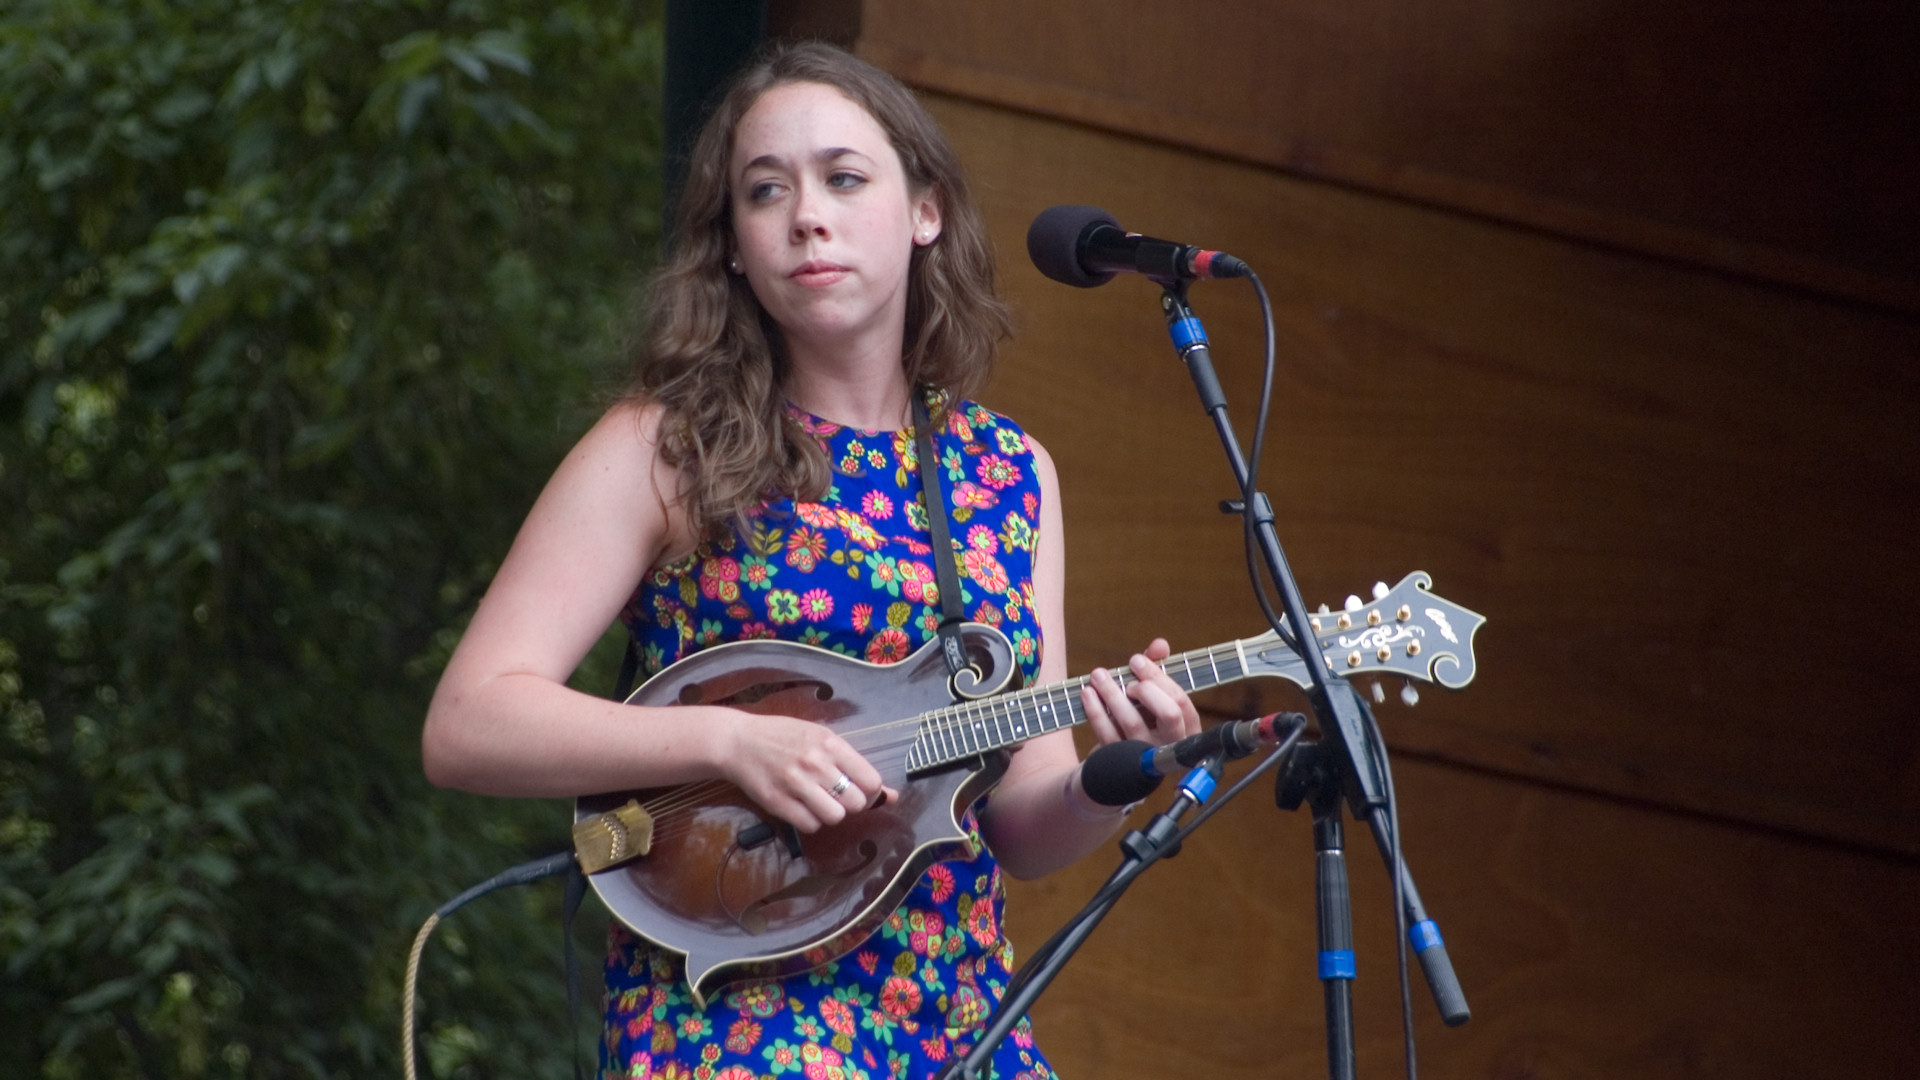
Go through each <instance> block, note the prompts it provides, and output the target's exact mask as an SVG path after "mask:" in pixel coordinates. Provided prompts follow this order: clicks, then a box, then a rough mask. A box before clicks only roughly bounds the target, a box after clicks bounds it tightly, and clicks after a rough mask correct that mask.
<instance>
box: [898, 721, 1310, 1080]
mask: <svg viewBox="0 0 1920 1080" xmlns="http://www.w3.org/2000/svg"><path fill="white" fill-rule="evenodd" d="M1298 735H1299V730H1298V728H1296V729H1295V731H1294V737H1295V738H1298ZM1291 749H1292V742H1291V741H1289V743H1288V745H1287V746H1284V747H1282V748H1280V749H1279V750H1277V751H1275V753H1276V755H1277V754H1282V753H1286V752H1287V751H1289V750H1291ZM1222 759H1223V755H1221V754H1214V755H1212V756H1210V757H1208V758H1206V759H1205V760H1204V761H1202V762H1201V763H1200V764H1198V765H1196V766H1194V768H1193V769H1192V770H1191V771H1189V772H1188V773H1187V775H1186V777H1185V778H1184V779H1182V780H1181V781H1180V795H1179V797H1178V798H1176V799H1175V800H1174V802H1173V805H1172V806H1169V807H1168V808H1167V809H1165V810H1163V811H1161V812H1160V813H1158V814H1155V815H1153V819H1152V820H1151V821H1149V822H1148V823H1147V827H1146V828H1145V829H1135V830H1133V831H1132V832H1129V833H1127V835H1126V836H1125V837H1123V838H1122V839H1121V841H1120V850H1121V851H1122V852H1124V853H1125V854H1126V858H1125V859H1124V860H1123V861H1122V862H1121V863H1120V867H1119V869H1117V870H1115V871H1114V872H1113V874H1112V876H1110V877H1108V878H1107V882H1106V884H1104V885H1102V886H1101V887H1100V891H1099V892H1096V893H1095V894H1094V896H1093V899H1092V900H1091V901H1089V902H1088V903H1087V906H1086V907H1085V908H1083V909H1081V912H1080V914H1078V915H1076V916H1075V917H1074V918H1073V920H1072V921H1070V922H1069V923H1067V925H1066V926H1065V927H1063V928H1062V929H1061V930H1060V932H1059V933H1057V934H1055V935H1054V937H1053V938H1052V939H1051V940H1050V941H1048V942H1047V944H1045V945H1043V946H1041V947H1040V951H1039V952H1037V953H1035V954H1034V955H1033V956H1032V957H1030V958H1029V959H1028V960H1027V963H1026V966H1024V967H1022V968H1021V969H1020V973H1019V974H1017V975H1015V976H1014V977H1013V981H1012V982H1010V983H1009V984H1008V985H1007V989H1006V992H1005V993H1004V994H1003V995H1002V996H1001V998H1000V1004H999V1005H997V1006H995V1008H994V1010H993V1015H992V1016H990V1017H988V1019H987V1023H986V1025H985V1027H984V1029H983V1030H982V1031H981V1034H980V1038H979V1040H978V1041H977V1042H975V1043H974V1044H973V1046H972V1047H971V1048H969V1049H968V1050H967V1052H966V1054H965V1056H959V1055H956V1056H954V1057H953V1058H952V1059H950V1060H949V1061H948V1062H947V1064H946V1065H945V1067H943V1068H942V1069H941V1070H940V1072H939V1073H938V1074H937V1076H936V1080H990V1078H992V1076H993V1052H994V1051H995V1050H996V1049H998V1048H999V1046H1000V1043H1001V1042H1002V1041H1003V1040H1005V1039H1006V1037H1007V1033H1008V1032H1010V1031H1012V1030H1013V1026H1014V1025H1015V1024H1017V1023H1019V1022H1020V1018H1021V1017H1023V1016H1025V1015H1027V1012H1028V1010H1030V1009H1031V1008H1032V1007H1033V1003H1034V1002H1035V1001H1037V1000H1039V998H1040V995H1041V994H1042V993H1044V992H1045V991H1046V989H1047V987H1048V985H1049V984H1051V983H1052V982H1053V979H1054V976H1056V975H1058V974H1060V970H1061V969H1062V968H1064V967H1066V966H1067V961H1068V960H1071V959H1073V954H1074V953H1076V952H1078V951H1079V949H1080V946H1081V944H1083V943H1084V942H1085V941H1086V940H1087V937H1088V935H1090V934H1092V933H1093V930H1094V927H1096V926H1099V925H1100V920H1102V919H1104V918H1106V916H1107V912H1109V911H1111V910H1113V905H1114V904H1116V903H1118V902H1119V901H1120V897H1121V896H1122V895H1123V894H1124V893H1125V892H1126V891H1127V888H1128V887H1129V886H1131V885H1132V884H1133V882H1134V879H1136V878H1138V877H1139V876H1140V875H1141V874H1142V873H1143V872H1145V870H1146V869H1147V867H1149V866H1152V865H1153V864H1154V863H1155V862H1158V861H1159V860H1160V859H1162V858H1165V857H1167V856H1170V855H1175V854H1178V853H1179V851H1180V840H1181V837H1183V836H1184V835H1186V833H1185V832H1183V831H1182V830H1181V829H1180V819H1181V817H1183V816H1185V815H1186V813H1187V811H1189V810H1191V809H1193V808H1194V807H1196V806H1199V805H1200V804H1201V803H1204V802H1206V801H1207V799H1208V798H1209V797H1210V796H1211V795H1212V794H1213V790H1214V787H1215V786H1216V785H1217V784H1218V783H1219V781H1220V764H1221V761H1222ZM1237 793H1238V787H1236V788H1235V790H1234V792H1231V793H1229V795H1228V797H1229V798H1231V797H1232V795H1233V794H1237ZM1201 820H1202V821H1204V820H1205V819H1204V818H1202V819H1201ZM1199 824H1200V822H1199V821H1196V822H1194V827H1198V826H1199ZM1187 831H1191V829H1189V830H1187ZM982 1070H985V1071H982ZM1002 1080H1004V1078H1002Z"/></svg>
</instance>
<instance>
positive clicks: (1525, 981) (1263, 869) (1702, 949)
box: [1008, 761, 1920, 1080]
mask: <svg viewBox="0 0 1920 1080" xmlns="http://www.w3.org/2000/svg"><path fill="white" fill-rule="evenodd" d="M1246 768H1247V766H1245V765H1238V766H1235V768H1234V769H1233V770H1231V771H1230V772H1229V779H1231V778H1234V777H1237V776H1239V775H1241V774H1242V773H1243V772H1244V771H1246ZM1397 772H1398V777H1397V779H1398V786H1399V788H1400V793H1401V795H1400V797H1401V800H1402V804H1403V806H1402V815H1403V819H1404V826H1403V827H1404V829H1405V832H1406V857H1407V860H1408V862H1409V863H1410V864H1411V865H1412V867H1413V870H1414V874H1415V875H1416V879H1417V881H1418V883H1419V886H1420V890H1421V893H1422V896H1423V899H1425V901H1426V902H1427V905H1428V908H1429V911H1430V913H1431V914H1432V915H1433V916H1434V917H1435V918H1437V919H1438V920H1439V921H1440V925H1441V928H1442V932H1443V934H1444V935H1445V937H1446V941H1447V947H1448V949H1449V951H1450V953H1451V954H1452V955H1453V957H1454V960H1455V965H1456V968H1457V969H1458V971H1459V973H1460V977H1461V980H1462V985H1463V987H1464V989H1465V991H1466V993H1467V998H1468V1003H1469V1005H1470V1006H1471V1007H1472V1009H1473V1019H1472V1020H1471V1021H1470V1022H1469V1023H1468V1024H1466V1025H1465V1026H1464V1027H1460V1028H1455V1029H1448V1028H1444V1027H1442V1026H1441V1025H1440V1022H1439V1018H1438V1015H1437V1014H1436V1012H1435V1010H1434V1007H1433V1003H1432V999H1431V998H1430V996H1429V995H1428V994H1427V991H1426V988H1425V985H1424V983H1423V982H1422V981H1421V976H1420V973H1419V970H1418V968H1417V967H1416V968H1415V969H1414V971H1413V973H1412V978H1413V980H1414V988H1413V989H1414V1002H1413V1004H1414V1016H1415V1021H1416V1025H1415V1026H1416V1031H1417V1037H1418V1046H1419V1053H1420V1073H1421V1075H1422V1076H1426V1077H1432V1078H1436V1080H1437V1078H1440V1077H1513V1078H1525V1077H1555V1078H1562V1080H1580V1078H1596V1080H1597V1078H1600V1077H1622V1076H1632V1077H1639V1078H1645V1080H1659V1078H1666V1077H1672V1078H1676V1080H1677V1078H1682V1077H1698V1076H1729V1077H1732V1076H1737V1077H1751V1078H1766V1077H1781V1078H1799V1077H1808V1076H1877V1077H1895V1076H1911V1075H1914V1073H1915V1072H1916V1071H1920V1025H1916V1024H1915V1023H1914V1022H1913V1018H1914V1017H1915V1016H1916V1015H1920V990H1916V988H1915V984H1914V981H1913V979H1912V975H1911V968H1912V966H1913V964H1914V963H1915V961H1920V924H1917V923H1916V922H1915V920H1914V919H1913V917H1912V916H1913V904H1914V897H1916V896H1920V867H1916V866H1915V865H1914V864H1912V863H1911V862H1905V863H1902V862H1899V861H1894V860H1887V859H1881V858H1876V857H1872V856H1862V855H1858V854H1849V853H1845V852H1839V851H1834V850H1829V849H1824V848H1821V847H1818V846H1815V845H1809V844H1806V843H1802V842H1799V841H1796V840H1791V839H1785V838H1781V837H1778V836H1769V835H1764V834H1759V833H1756V832H1753V831H1752V830H1748V829H1741V828H1733V827H1728V826H1725V825H1719V824H1714V823H1710V822H1704V821H1701V820H1698V819H1694V818H1690V817H1686V816H1680V815H1673V814H1669V813H1664V812H1660V811H1654V810H1646V809H1637V808H1633V807H1628V806H1622V805H1619V804H1617V803H1612V802H1609V801H1607V800H1604V799H1598V798H1594V797H1590V796H1584V795H1576V794H1570V793H1565V792H1556V791H1551V790H1545V789H1542V788H1539V787H1538V786H1535V785H1531V784H1522V783H1514V782H1511V781H1506V780H1500V779H1495V778H1491V777H1487V776H1482V775H1475V774H1473V773H1469V772H1464V771H1461V770H1459V769H1454V768H1449V767H1445V766H1439V765H1433V764H1428V763H1420V762H1409V761H1402V762H1401V763H1400V765H1399V766H1398V769H1397ZM1271 792H1272V789H1271V787H1270V786H1269V785H1267V784H1265V783H1261V784H1259V786H1258V787H1256V788H1254V789H1250V790H1249V792H1248V793H1247V794H1246V795H1245V796H1243V797H1242V798H1241V799H1240V800H1238V801H1237V802H1236V803H1234V804H1232V805H1230V806H1229V807H1227V808H1226V809H1225V810H1224V811H1223V812H1222V813H1221V814H1219V815H1218V816H1217V817H1216V818H1215V820H1214V821H1213V822H1210V823H1209V824H1208V825H1206V826H1205V827H1203V829H1202V830H1201V831H1200V832H1199V833H1197V834H1195V836H1194V838H1193V839H1192V840H1190V841H1189V843H1188V844H1187V846H1186V848H1185V850H1184V851H1183V852H1182V853H1181V854H1180V855H1179V856H1178V857H1177V858H1175V859H1173V860H1172V861H1170V862H1167V863H1163V864H1162V865H1160V866H1157V867H1154V868H1152V869H1150V870H1149V871H1148V872H1147V874H1146V875H1145V876H1143V877H1142V878H1141V879H1140V882H1139V884H1138V885H1136V886H1135V888H1134V890H1133V891H1132V892H1131V893H1130V894H1129V895H1128V896H1127V897H1126V898H1125V899H1124V900H1123V901H1122V902H1121V903H1120V905H1119V906H1118V907H1117V908H1116V909H1115V910H1114V911H1113V913H1112V914H1111V915H1110V916H1108V918H1107V919H1106V921H1105V922H1104V923H1102V924H1101V927H1100V929H1099V930H1098V931H1097V932H1096V933H1095V934H1094V936H1093V938H1092V939H1091V940H1090V941H1089V943H1088V945H1087V946H1086V948H1085V949H1084V950H1083V951H1082V952H1081V954H1080V955H1079V957H1078V958H1077V959H1076V960H1075V961H1074V962H1073V964H1072V965H1070V966H1069V967H1068V969H1067V971H1066V973H1065V974H1064V975H1063V976H1062V977H1061V978H1060V980H1059V981H1058V982H1057V983H1056V984H1055V988H1054V989H1053V991H1051V992H1050V993H1049V994H1048V996H1047V997H1045V998H1043V999H1042V1001H1041V1002H1040V1005H1039V1007H1038V1008H1037V1009H1036V1010H1035V1012H1034V1026H1035V1030H1036V1033H1037V1035H1038V1038H1039V1043H1040V1045H1041V1047H1042V1048H1043V1049H1044V1050H1045V1051H1046V1052H1047V1054H1048V1055H1049V1057H1050V1059H1051V1061H1052V1063H1053V1065H1054V1066H1055V1067H1056V1068H1057V1069H1058V1070H1059V1072H1060V1074H1061V1075H1063V1076H1088V1077H1091V1076H1122V1075H1126V1076H1209V1077H1219V1078H1221V1080H1234V1078H1242V1077H1244V1078H1246V1080H1256V1078H1257V1080H1269V1078H1272V1077H1276V1076H1304V1077H1311V1076H1324V1075H1325V1074H1326V1058H1325V1050H1324V1046H1325V1043H1324V1037H1323V1034H1322V1032H1323V1030H1324V1028H1323V1026H1322V1009H1321V993H1320V987H1319V984H1318V983H1317V981H1316V980H1315V975H1314V963H1315V953H1316V945H1315V940H1314V933H1315V930H1314V914H1313V912H1314V900H1313V841H1312V834H1311V830H1310V828H1309V819H1308V818H1307V816H1306V814H1305V812H1304V811H1300V812H1294V813H1283V812H1281V811H1278V810H1276V809H1275V808H1274V805H1273V802H1272V794H1271ZM1166 798H1167V797H1166V796H1165V795H1162V796H1160V800H1161V802H1162V803H1164V802H1165V800H1166ZM1347 843H1348V848H1349V853H1348V860H1347V862H1348V869H1349V874H1350V876H1351V878H1352V881H1353V912H1354V937H1355V948H1356V951H1357V953H1358V956H1359V978H1358V979H1357V980H1356V982H1355V984H1354V997H1355V1011H1356V1027H1357V1034H1358V1046H1359V1066H1360V1067H1359V1072H1360V1075H1362V1076H1399V1075H1402V1072H1401V1066H1400V1050H1401V1043H1400V1019H1399V1017H1400V998H1399V993H1398V989H1397V982H1396V976H1395V973H1394V968H1393V955H1394V950H1393V936H1394V935H1393V914H1392V904H1391V899H1390V894H1389V891H1388V884H1387V878H1386V874H1385V872H1384V870H1383V869H1382V864H1381V861H1380V858H1379V856H1378V855H1377V853H1376V852H1375V850H1374V848H1373V845H1372V842H1371V840H1370V839H1369V838H1367V837H1366V836H1365V835H1364V834H1363V832H1362V831H1361V830H1359V829H1358V828H1356V827H1355V826H1354V825H1353V824H1352V823H1351V822H1349V823H1348V828H1347ZM1116 865H1118V855H1117V853H1115V854H1111V855H1110V854H1107V853H1103V854H1100V855H1095V856H1092V857H1090V858H1088V859H1087V860H1086V861H1084V862H1083V863H1081V864H1079V865H1078V866H1076V867H1074V868H1072V869H1071V870H1068V871H1066V872H1063V873H1061V874H1059V875H1056V876H1054V877H1052V878H1048V879H1045V880H1043V881H1040V882H1032V883H1029V882H1015V883H1013V884H1012V886H1011V887H1010V889H1009V900H1008V924H1009V928H1010V932H1011V934H1012V935H1013V940H1014V943H1015V945H1016V948H1017V949H1018V950H1019V951H1020V955H1021V957H1022V958H1024V957H1025V955H1026V952H1027V950H1031V949H1032V948H1033V947H1034V946H1036V945H1037V944H1038V943H1039V942H1040V941H1042V940H1044V939H1045V938H1046V937H1047V936H1048V935H1049V934H1050V933H1051V932H1052V931H1053V929H1054V928H1055V927H1057V926H1058V925H1060V924H1062V923H1064V922H1065V921H1066V919H1068V918H1069V917H1070V916H1071V915H1072V913H1073V912H1074V911H1076V910H1077V909H1078V908H1079V906H1080V905H1081V904H1082V903H1083V902H1084V901H1085V900H1086V899H1087V897H1089V896H1090V895H1092V893H1093V891H1094V890H1095V889H1096V888H1097V887H1098V886H1099V884H1100V882H1101V881H1102V880H1104V878H1105V877H1106V875H1107V874H1108V873H1109V872H1110V871H1111V870H1112V869H1113V867H1114V866H1116Z"/></svg>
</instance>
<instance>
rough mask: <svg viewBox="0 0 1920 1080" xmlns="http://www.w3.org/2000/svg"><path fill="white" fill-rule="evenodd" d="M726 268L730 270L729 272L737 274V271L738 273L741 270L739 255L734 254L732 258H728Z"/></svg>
mask: <svg viewBox="0 0 1920 1080" xmlns="http://www.w3.org/2000/svg"><path fill="white" fill-rule="evenodd" d="M727 269H728V270H729V271H731V272H733V273H736V274H738V273H740V272H741V271H740V257H739V256H737V255H736V256H734V257H733V258H731V259H728V260H727Z"/></svg>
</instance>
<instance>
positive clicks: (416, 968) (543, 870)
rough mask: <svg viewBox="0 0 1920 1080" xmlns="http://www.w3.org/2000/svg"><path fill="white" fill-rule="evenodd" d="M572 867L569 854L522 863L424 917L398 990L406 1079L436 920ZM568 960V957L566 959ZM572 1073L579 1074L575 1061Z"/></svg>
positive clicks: (411, 1078)
mask: <svg viewBox="0 0 1920 1080" xmlns="http://www.w3.org/2000/svg"><path fill="white" fill-rule="evenodd" d="M573 866H574V855H573V852H571V851H562V852H558V853H556V854H553V855H548V856H546V857H545V858H541V859H535V860H533V861H532V862H524V863H521V864H520V865H519V866H516V867H513V868H512V869H509V870H503V871H501V872H500V873H498V874H495V875H494V876H492V877H490V878H488V879H487V880H485V881H483V882H481V883H480V884H478V885H475V886H474V887H473V888H471V889H468V890H467V891H465V892H463V893H461V894H460V895H458V896H456V897H454V898H453V899H451V900H449V901H447V902H446V903H444V904H441V905H440V906H439V907H437V908H435V909H434V910H433V914H431V915H429V916H427V921H426V922H425V923H423V924H421V927H420V932H419V933H418V934H415V935H414V938H413V948H412V949H411V950H409V951H408V953H407V976H406V979H405V981H404V982H403V983H402V984H401V989H400V1066H401V1070H402V1071H403V1072H404V1073H405V1076H406V1080H416V1075H415V1057H414V1045H413V1042H414V997H415V989H416V987H417V985H418V982H419V976H420V956H421V954H422V953H423V952H425V951H426V948H427V938H429V937H431V936H433V928H434V927H436V926H438V925H440V920H441V919H444V918H446V917H447V916H448V915H451V914H453V913H454V912H455V911H457V910H459V909H460V908H462V907H465V906H466V905H467V903H468V901H471V900H477V899H479V898H480V897H482V896H485V895H486V894H488V893H490V892H493V891H494V890H495V889H504V888H506V887H507V886H509V885H528V884H531V883H533V882H535V881H539V880H540V879H542V878H550V877H555V876H557V875H560V874H564V873H567V872H568V871H569V870H571V869H572V868H573ZM569 959H571V957H569ZM574 1071H575V1072H576V1073H578V1072H579V1064H578V1060H577V1058H576V1061H575V1066H574Z"/></svg>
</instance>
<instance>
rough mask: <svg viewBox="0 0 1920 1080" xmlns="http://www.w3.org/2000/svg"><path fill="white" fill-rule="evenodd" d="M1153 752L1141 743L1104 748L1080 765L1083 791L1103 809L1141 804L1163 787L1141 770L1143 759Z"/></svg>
mask: <svg viewBox="0 0 1920 1080" xmlns="http://www.w3.org/2000/svg"><path fill="white" fill-rule="evenodd" d="M1152 749H1153V744H1151V743H1146V742H1142V741H1141V740H1139V739H1128V740H1126V741H1125V742H1117V743H1108V744H1107V745H1105V746H1102V747H1100V748H1099V749H1098V750H1095V751H1094V752H1093V753H1091V754H1088V755H1087V760H1085V761H1083V762H1081V763H1080V789H1081V790H1082V791H1085V792H1086V793H1087V798H1089V799H1092V800H1093V801H1094V802H1097V803H1099V804H1100V805H1102V806H1126V805H1127V804H1128V803H1136V802H1139V801H1140V800H1141V799H1144V798H1146V797H1147V796H1149V795H1151V794H1153V789H1154V788H1157V787H1159V786H1160V777H1158V776H1148V775H1147V772H1146V770H1145V769H1142V768H1141V767H1140V758H1141V755H1143V754H1146V753H1148V752H1150V751H1151V750H1152Z"/></svg>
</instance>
